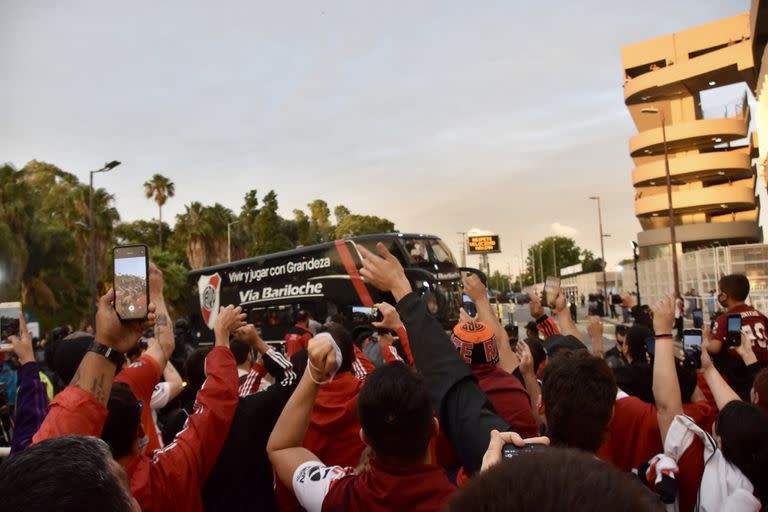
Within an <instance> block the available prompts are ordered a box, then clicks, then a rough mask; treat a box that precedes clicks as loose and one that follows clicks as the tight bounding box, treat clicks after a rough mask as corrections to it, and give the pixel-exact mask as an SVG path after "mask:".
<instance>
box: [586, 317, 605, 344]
mask: <svg viewBox="0 0 768 512" xmlns="http://www.w3.org/2000/svg"><path fill="white" fill-rule="evenodd" d="M587 334H589V339H591V340H592V343H595V342H596V341H602V340H603V321H602V320H601V319H600V317H599V316H591V317H589V323H588V324H587Z"/></svg>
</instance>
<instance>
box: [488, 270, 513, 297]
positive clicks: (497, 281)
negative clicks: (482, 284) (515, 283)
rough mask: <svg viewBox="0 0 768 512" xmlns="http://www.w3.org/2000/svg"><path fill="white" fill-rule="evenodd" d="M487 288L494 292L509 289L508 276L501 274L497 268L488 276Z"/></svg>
mask: <svg viewBox="0 0 768 512" xmlns="http://www.w3.org/2000/svg"><path fill="white" fill-rule="evenodd" d="M488 288H490V289H491V290H494V291H496V292H508V291H510V290H511V289H512V286H511V282H510V279H509V276H508V275H504V274H502V273H501V272H499V271H498V270H494V272H493V274H491V276H490V277H489V278H488Z"/></svg>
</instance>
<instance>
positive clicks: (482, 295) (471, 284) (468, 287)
mask: <svg viewBox="0 0 768 512" xmlns="http://www.w3.org/2000/svg"><path fill="white" fill-rule="evenodd" d="M462 282H463V283H464V293H466V294H467V295H469V298H470V299H472V302H474V303H475V304H477V303H478V302H481V301H487V300H488V290H487V288H486V287H485V285H484V284H483V282H482V281H481V280H480V276H478V275H477V274H469V275H468V276H466V277H464V278H463V279H462Z"/></svg>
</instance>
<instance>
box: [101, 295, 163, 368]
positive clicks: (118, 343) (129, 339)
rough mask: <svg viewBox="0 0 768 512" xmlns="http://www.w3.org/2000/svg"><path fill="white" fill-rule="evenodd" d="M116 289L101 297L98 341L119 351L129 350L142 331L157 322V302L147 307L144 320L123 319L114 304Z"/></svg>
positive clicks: (137, 340) (136, 341) (134, 344)
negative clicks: (118, 314)
mask: <svg viewBox="0 0 768 512" xmlns="http://www.w3.org/2000/svg"><path fill="white" fill-rule="evenodd" d="M114 301H115V291H114V290H111V289H110V290H109V291H108V292H107V293H106V294H104V295H102V296H101V298H100V299H99V304H98V310H97V311H96V341H97V342H98V343H101V344H102V345H106V346H108V347H111V348H112V349H113V350H116V351H117V352H122V353H125V352H128V351H129V350H131V349H132V348H133V347H135V346H136V344H137V343H138V342H139V339H140V338H141V335H142V333H143V332H144V331H145V330H146V329H148V328H150V327H152V326H153V325H154V324H155V309H156V308H155V304H154V303H153V302H150V303H149V305H148V307H147V318H146V319H144V320H126V321H121V320H120V318H119V317H118V316H117V312H116V311H115V308H114V306H113V303H114Z"/></svg>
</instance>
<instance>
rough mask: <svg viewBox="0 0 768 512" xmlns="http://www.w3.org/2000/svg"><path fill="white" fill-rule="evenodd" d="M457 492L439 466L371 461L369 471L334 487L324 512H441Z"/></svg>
mask: <svg viewBox="0 0 768 512" xmlns="http://www.w3.org/2000/svg"><path fill="white" fill-rule="evenodd" d="M455 490H456V488H455V487H454V486H453V485H451V482H450V481H448V477H446V476H445V472H444V471H443V469H442V468H441V467H439V466H434V465H432V464H418V465H409V466H399V465H398V466H395V465H389V464H384V463H383V462H380V461H379V460H377V459H371V461H370V466H369V469H368V471H366V472H364V473H362V474H360V475H352V476H348V477H346V478H343V479H341V480H336V481H335V482H333V483H332V484H331V488H330V490H329V492H328V495H327V496H326V497H325V500H324V501H323V512H337V511H338V512H341V511H347V510H366V511H369V512H391V511H393V510H397V511H402V512H405V511H408V512H433V511H439V510H442V509H443V506H444V505H445V503H446V502H447V501H448V498H450V496H451V495H452V494H453V492H454V491H455Z"/></svg>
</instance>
